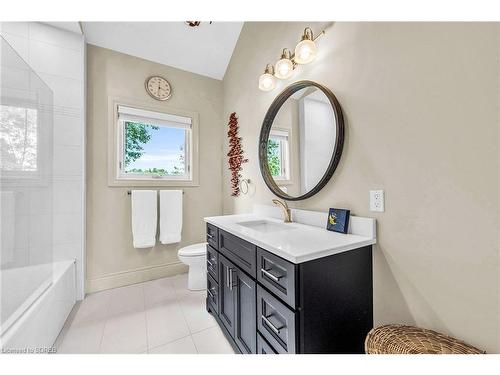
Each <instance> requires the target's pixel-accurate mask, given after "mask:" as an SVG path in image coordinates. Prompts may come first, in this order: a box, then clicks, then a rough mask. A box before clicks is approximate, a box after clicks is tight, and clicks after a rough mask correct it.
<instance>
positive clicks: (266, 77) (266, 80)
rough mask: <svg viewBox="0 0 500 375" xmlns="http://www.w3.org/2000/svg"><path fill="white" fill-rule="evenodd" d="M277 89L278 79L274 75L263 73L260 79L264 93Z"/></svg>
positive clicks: (260, 87)
mask: <svg viewBox="0 0 500 375" xmlns="http://www.w3.org/2000/svg"><path fill="white" fill-rule="evenodd" d="M275 87H276V78H274V76H273V75H272V74H269V73H263V74H261V76H260V77H259V89H261V90H262V91H271V90H272V89H274V88H275Z"/></svg>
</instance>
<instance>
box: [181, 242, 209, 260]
mask: <svg viewBox="0 0 500 375" xmlns="http://www.w3.org/2000/svg"><path fill="white" fill-rule="evenodd" d="M206 245H207V243H206V242H202V243H196V244H194V245H189V246H186V247H183V248H181V249H179V252H178V254H179V256H182V257H199V256H201V255H205V254H206V253H207V248H206Z"/></svg>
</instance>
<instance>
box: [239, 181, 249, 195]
mask: <svg viewBox="0 0 500 375" xmlns="http://www.w3.org/2000/svg"><path fill="white" fill-rule="evenodd" d="M250 182H251V181H250V179H249V178H244V179H242V180H241V181H240V191H241V193H242V194H248V190H249V186H248V184H249V183H250ZM243 186H245V189H243Z"/></svg>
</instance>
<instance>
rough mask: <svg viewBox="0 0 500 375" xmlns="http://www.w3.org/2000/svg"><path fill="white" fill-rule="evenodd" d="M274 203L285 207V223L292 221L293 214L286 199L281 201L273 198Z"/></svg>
mask: <svg viewBox="0 0 500 375" xmlns="http://www.w3.org/2000/svg"><path fill="white" fill-rule="evenodd" d="M273 203H274V204H275V205H277V206H281V208H283V214H284V219H283V220H284V222H285V223H291V222H292V214H291V212H290V209H289V208H288V205H287V204H286V201H283V202H282V201H280V200H278V199H273Z"/></svg>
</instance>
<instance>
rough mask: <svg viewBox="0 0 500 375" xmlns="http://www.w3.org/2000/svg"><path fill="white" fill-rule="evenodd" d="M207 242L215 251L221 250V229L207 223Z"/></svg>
mask: <svg viewBox="0 0 500 375" xmlns="http://www.w3.org/2000/svg"><path fill="white" fill-rule="evenodd" d="M207 242H208V243H209V245H210V246H212V247H213V248H214V249H215V250H219V229H218V228H217V227H216V226H214V225H212V224H209V223H207Z"/></svg>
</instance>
